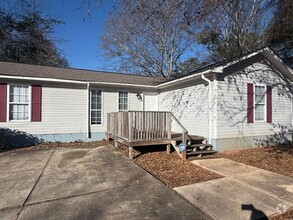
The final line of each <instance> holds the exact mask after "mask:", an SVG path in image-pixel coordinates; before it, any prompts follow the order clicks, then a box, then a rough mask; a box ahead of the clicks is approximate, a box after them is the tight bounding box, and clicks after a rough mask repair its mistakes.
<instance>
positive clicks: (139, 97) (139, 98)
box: [136, 93, 142, 101]
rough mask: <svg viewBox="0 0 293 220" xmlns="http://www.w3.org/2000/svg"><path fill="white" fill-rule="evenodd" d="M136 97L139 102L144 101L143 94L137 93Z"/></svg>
mask: <svg viewBox="0 0 293 220" xmlns="http://www.w3.org/2000/svg"><path fill="white" fill-rule="evenodd" d="M136 97H137V99H138V100H139V101H141V100H142V97H141V94H139V93H137V94H136Z"/></svg>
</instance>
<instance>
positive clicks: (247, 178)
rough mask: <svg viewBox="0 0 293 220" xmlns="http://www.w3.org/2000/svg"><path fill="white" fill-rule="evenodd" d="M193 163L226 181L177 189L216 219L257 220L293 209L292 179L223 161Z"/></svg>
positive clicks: (213, 181)
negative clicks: (219, 175)
mask: <svg viewBox="0 0 293 220" xmlns="http://www.w3.org/2000/svg"><path fill="white" fill-rule="evenodd" d="M192 163H194V164H196V165H198V166H201V167H203V168H205V169H208V170H211V171H213V172H216V173H219V174H221V175H223V176H224V178H222V179H217V180H211V181H207V182H203V183H197V184H192V185H187V186H182V187H177V188H175V190H176V191H177V192H178V193H179V194H181V195H182V196H184V197H185V198H187V199H188V200H189V201H190V202H192V203H193V204H195V205H196V206H198V207H199V208H201V209H202V210H203V211H205V212H206V213H208V214H209V215H210V216H212V217H213V218H214V219H225V220H229V219H231V220H232V219H233V220H234V219H238V220H241V219H244V220H248V219H258V218H260V217H263V216H270V215H273V214H277V213H281V212H284V211H286V210H288V209H289V208H292V207H293V178H290V177H287V176H282V175H279V174H276V173H273V172H269V171H266V170H262V169H258V168H256V167H252V166H247V165H245V164H241V163H237V162H235V161H232V160H228V159H224V158H219V159H206V160H196V161H192Z"/></svg>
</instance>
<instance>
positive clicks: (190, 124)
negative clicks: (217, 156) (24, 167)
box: [0, 47, 293, 151]
mask: <svg viewBox="0 0 293 220" xmlns="http://www.w3.org/2000/svg"><path fill="white" fill-rule="evenodd" d="M292 81H293V71H292V69H290V68H289V67H288V66H287V65H286V64H285V63H284V62H283V61H282V59H281V58H280V57H279V56H278V55H277V54H276V53H275V52H274V51H272V50H271V49H270V48H269V47H266V48H263V49H260V50H258V51H255V52H252V53H250V54H247V55H245V56H242V57H240V58H237V59H233V60H230V61H225V62H221V63H217V64H214V65H210V66H208V67H205V68H202V69H199V70H197V71H194V72H192V73H189V74H187V75H184V76H182V77H180V78H177V79H172V80H167V79H161V78H151V77H145V76H136V75H130V74H119V73H108V72H99V71H90V70H81V69H70V68H56V67H47V66H38V65H28V64H17V63H9V62H0V127H1V128H2V129H8V130H10V131H11V133H13V132H16V133H17V132H21V133H23V134H27V135H28V136H33V137H34V138H36V139H37V140H44V141H61V142H69V141H94V140H101V139H103V138H104V136H105V132H106V128H107V113H110V112H117V111H170V112H172V113H173V114H174V115H175V117H176V118H177V119H178V120H179V121H180V122H181V124H182V125H184V127H185V128H186V129H187V130H188V132H189V133H190V134H194V135H201V136H203V137H205V138H206V139H207V142H209V143H211V144H212V145H213V146H214V148H215V149H216V150H218V151H223V150H226V149H231V148H243V147H251V146H256V145H267V144H271V143H275V142H284V141H287V140H291V136H290V135H291V134H290V132H291V130H292V121H293V116H292V86H291V83H292ZM172 129H173V130H174V131H176V130H177V129H178V128H176V127H174V128H172Z"/></svg>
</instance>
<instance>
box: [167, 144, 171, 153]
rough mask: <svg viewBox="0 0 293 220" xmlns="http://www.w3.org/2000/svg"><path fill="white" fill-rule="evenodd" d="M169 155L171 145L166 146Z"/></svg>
mask: <svg viewBox="0 0 293 220" xmlns="http://www.w3.org/2000/svg"><path fill="white" fill-rule="evenodd" d="M170 153H171V145H170V144H167V154H170Z"/></svg>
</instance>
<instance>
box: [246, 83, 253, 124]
mask: <svg viewBox="0 0 293 220" xmlns="http://www.w3.org/2000/svg"><path fill="white" fill-rule="evenodd" d="M253 107H254V94H253V84H252V83H248V84H247V123H253V120H254V108H253Z"/></svg>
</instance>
